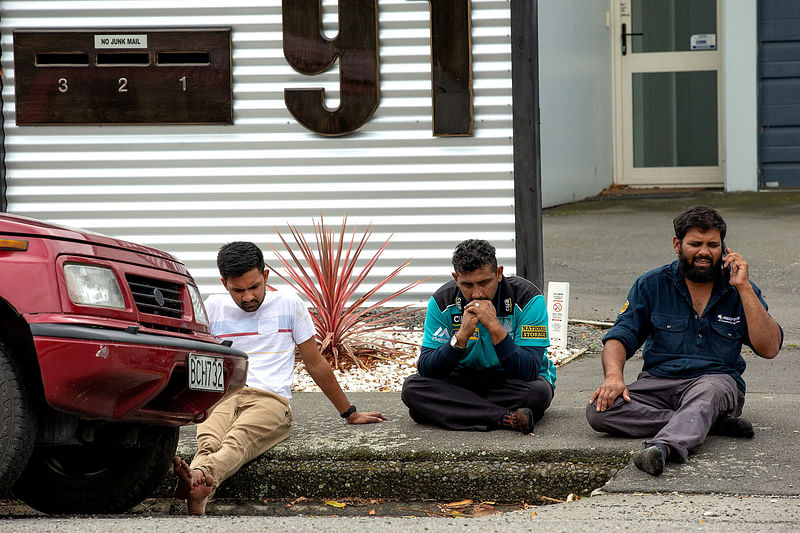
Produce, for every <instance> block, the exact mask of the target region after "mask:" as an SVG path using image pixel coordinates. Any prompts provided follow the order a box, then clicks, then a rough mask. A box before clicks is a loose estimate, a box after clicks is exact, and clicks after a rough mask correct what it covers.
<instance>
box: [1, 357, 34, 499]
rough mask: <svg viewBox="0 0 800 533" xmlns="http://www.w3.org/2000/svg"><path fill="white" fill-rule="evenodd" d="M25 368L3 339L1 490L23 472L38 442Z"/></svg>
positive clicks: (12, 482)
mask: <svg viewBox="0 0 800 533" xmlns="http://www.w3.org/2000/svg"><path fill="white" fill-rule="evenodd" d="M27 390H28V387H25V381H24V380H23V377H22V372H21V371H20V368H19V367H18V366H17V364H16V362H15V361H14V360H13V359H12V358H11V356H10V354H9V353H8V349H7V348H6V347H5V346H4V345H3V344H2V343H0V424H2V425H1V426H0V492H6V488H7V487H11V486H12V485H13V484H14V483H15V482H16V481H17V479H19V476H20V475H21V474H22V471H23V469H24V468H25V465H27V464H28V460H29V459H30V457H31V453H32V452H33V445H34V444H35V442H36V430H37V426H36V422H37V418H36V411H35V409H34V407H33V402H32V401H31V398H30V396H29V395H28V392H27Z"/></svg>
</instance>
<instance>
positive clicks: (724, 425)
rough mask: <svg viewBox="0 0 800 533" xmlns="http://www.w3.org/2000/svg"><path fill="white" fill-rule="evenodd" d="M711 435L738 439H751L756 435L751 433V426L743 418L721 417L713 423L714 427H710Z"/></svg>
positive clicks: (753, 432)
mask: <svg viewBox="0 0 800 533" xmlns="http://www.w3.org/2000/svg"><path fill="white" fill-rule="evenodd" d="M711 434H712V435H724V436H726V437H735V438H739V439H752V438H753V436H754V435H755V434H756V433H755V431H753V424H751V423H750V422H749V421H748V420H745V419H744V418H736V417H735V416H721V417H720V418H719V419H717V421H716V422H714V425H713V426H711Z"/></svg>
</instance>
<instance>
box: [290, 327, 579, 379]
mask: <svg viewBox="0 0 800 533" xmlns="http://www.w3.org/2000/svg"><path fill="white" fill-rule="evenodd" d="M388 334H389V335H391V337H393V338H396V339H398V340H403V341H405V342H412V343H415V344H416V345H417V346H406V345H403V344H392V346H393V347H394V348H398V349H403V350H404V351H405V352H406V354H405V355H403V356H400V357H392V360H390V361H389V360H386V361H378V362H370V364H369V365H368V366H369V368H366V369H364V368H355V367H352V368H348V369H346V370H334V371H333V373H334V375H335V376H336V379H337V380H338V381H339V384H340V385H341V386H342V389H343V390H345V391H348V392H400V390H401V389H402V387H403V381H405V379H406V378H407V377H408V376H409V375H411V374H413V373H415V372H416V371H417V356H418V354H419V343H420V342H421V341H422V331H421V330H416V331H408V330H402V331H400V330H398V331H393V332H388ZM382 336H384V337H385V336H386V333H383V334H382ZM584 351H586V348H573V349H562V348H554V347H550V348H548V349H547V356H548V357H549V358H550V360H551V361H553V362H554V363H555V364H556V366H560V365H561V364H564V363H565V362H567V361H569V360H571V359H572V358H574V357H576V356H578V355H580V354H581V353H583V352H584ZM346 357H347V356H345V357H344V358H346ZM292 390H293V391H295V392H318V391H319V387H317V384H316V383H314V380H313V379H311V376H310V375H309V374H308V372H306V369H305V367H304V366H303V363H302V362H298V363H297V364H296V365H295V369H294V386H293V387H292Z"/></svg>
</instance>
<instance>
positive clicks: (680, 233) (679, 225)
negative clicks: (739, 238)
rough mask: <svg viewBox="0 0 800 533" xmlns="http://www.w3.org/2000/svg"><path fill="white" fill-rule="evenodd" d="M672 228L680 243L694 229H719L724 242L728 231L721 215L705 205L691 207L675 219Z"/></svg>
mask: <svg viewBox="0 0 800 533" xmlns="http://www.w3.org/2000/svg"><path fill="white" fill-rule="evenodd" d="M672 226H673V227H674V228H675V236H676V237H678V240H679V241H682V240H683V237H684V236H686V233H688V232H689V230H690V229H692V228H697V229H699V230H700V231H708V230H710V229H718V230H719V236H720V239H722V240H725V233H726V232H727V231H728V226H727V225H726V224H725V221H724V220H723V219H722V217H721V216H720V214H719V213H717V212H716V210H714V209H712V208H710V207H707V206H705V205H695V206H693V207H690V208H689V209H687V210H686V211H684V212H683V213H681V214H680V215H678V216H676V217H675V218H674V219H673V221H672Z"/></svg>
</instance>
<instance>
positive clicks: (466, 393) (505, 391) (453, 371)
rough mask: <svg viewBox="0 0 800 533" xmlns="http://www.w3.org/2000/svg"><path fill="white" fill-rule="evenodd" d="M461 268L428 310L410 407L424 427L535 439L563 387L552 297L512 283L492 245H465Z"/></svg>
mask: <svg viewBox="0 0 800 533" xmlns="http://www.w3.org/2000/svg"><path fill="white" fill-rule="evenodd" d="M453 268H454V270H455V272H454V273H453V280H452V281H449V282H447V283H445V284H444V285H443V286H442V287H440V288H439V289H438V290H437V291H436V292H435V293H434V294H433V296H431V299H430V301H429V303H428V309H427V314H426V315H425V333H424V337H423V339H422V349H421V352H420V357H419V361H418V363H417V369H418V373H417V374H413V375H411V376H409V377H408V379H407V380H406V382H405V383H404V384H403V393H402V399H403V402H404V403H405V404H406V405H407V406H408V408H409V414H410V415H411V418H413V419H414V420H415V421H416V422H418V423H428V424H434V425H437V426H441V427H444V428H446V429H454V430H466V431H489V430H492V429H498V428H506V429H514V430H518V431H520V432H521V433H524V434H528V433H531V432H533V426H534V422H535V421H537V420H539V419H540V418H541V417H542V416H543V415H544V412H545V410H546V409H547V408H548V407H549V406H550V402H551V401H552V399H553V393H554V390H555V381H556V371H555V366H554V365H553V363H552V362H551V361H550V359H549V358H548V357H547V355H546V350H547V347H548V346H549V344H550V343H549V337H548V333H547V310H546V304H545V300H544V297H543V296H542V293H541V291H540V290H539V289H538V288H537V287H536V286H535V285H534V284H532V283H531V282H529V281H528V280H526V279H523V278H520V277H516V276H506V277H504V276H503V267H502V266H498V265H497V258H496V257H495V249H494V247H493V246H492V245H491V244H490V243H489V242H487V241H483V240H475V239H470V240H466V241H464V242H462V243H460V244H459V245H458V246H457V247H456V250H455V252H454V254H453Z"/></svg>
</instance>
